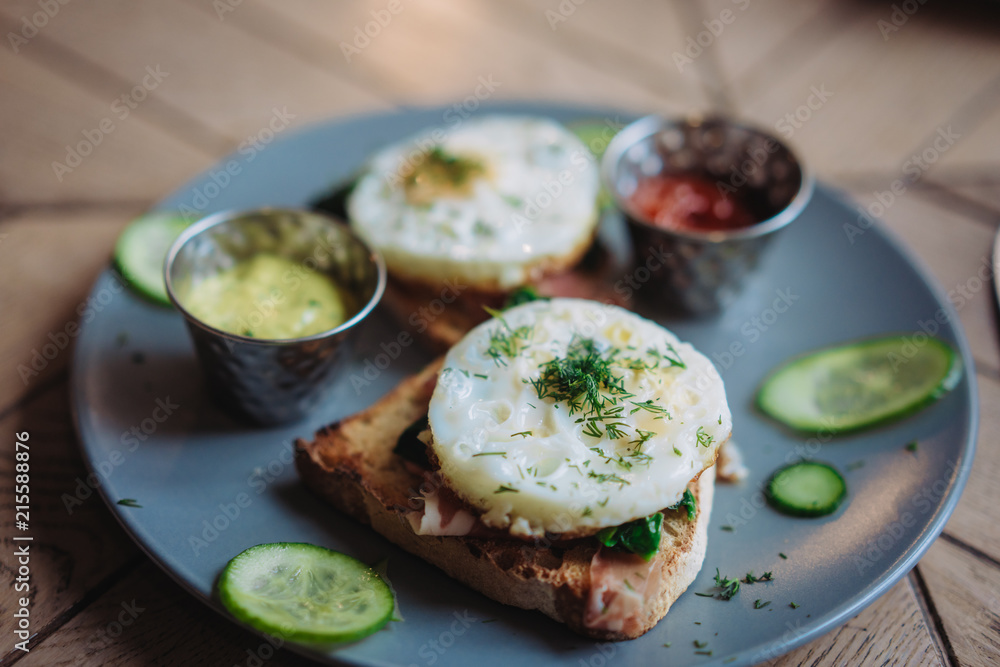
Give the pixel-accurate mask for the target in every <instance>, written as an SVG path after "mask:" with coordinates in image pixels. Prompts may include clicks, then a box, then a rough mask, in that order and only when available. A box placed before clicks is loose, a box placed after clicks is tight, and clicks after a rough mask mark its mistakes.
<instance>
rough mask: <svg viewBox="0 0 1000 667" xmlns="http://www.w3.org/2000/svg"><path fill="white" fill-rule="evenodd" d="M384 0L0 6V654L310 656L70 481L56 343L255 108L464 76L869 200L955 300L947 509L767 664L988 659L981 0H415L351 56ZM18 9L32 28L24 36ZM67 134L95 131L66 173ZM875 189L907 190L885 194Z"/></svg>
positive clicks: (382, 105) (990, 608) (299, 117)
mask: <svg viewBox="0 0 1000 667" xmlns="http://www.w3.org/2000/svg"><path fill="white" fill-rule="evenodd" d="M43 5H44V7H49V14H45V11H44V7H43ZM386 5H387V2H379V1H375V2H355V3H349V2H329V1H328V0H215V1H212V0H175V1H173V2H132V1H128V0H104V1H102V2H95V3H83V2H65V4H62V2H56V0H52V1H51V2H48V3H44V2H40V1H39V0H0V33H2V35H3V41H4V44H3V45H2V46H0V133H2V134H0V136H2V138H3V141H2V143H0V433H3V434H6V435H4V436H3V437H4V442H5V443H7V444H6V445H5V448H4V452H5V454H4V456H2V457H0V494H2V496H0V505H2V506H3V507H4V508H5V512H4V514H3V516H2V517H0V526H2V534H0V541H2V542H3V555H2V556H0V572H2V576H0V583H2V584H4V585H3V587H2V589H0V612H2V613H0V638H2V643H0V664H5V665H6V664H16V663H17V664H21V665H94V664H100V665H108V666H109V667H111V666H116V665H252V664H269V665H302V664H307V662H306V661H305V660H304V659H302V658H298V657H296V656H294V655H292V654H290V653H288V652H287V651H285V650H282V649H280V648H279V649H275V647H273V646H271V645H269V644H267V643H266V642H263V641H262V640H261V639H260V638H258V637H256V636H253V635H251V634H249V633H246V632H244V631H242V630H240V629H238V628H236V627H235V626H233V625H232V624H229V623H226V622H225V621H224V620H222V619H221V618H219V617H218V616H217V615H216V614H215V613H214V612H212V611H210V610H208V609H207V608H205V607H204V606H203V605H202V604H201V603H199V602H197V601H196V600H194V599H193V598H192V597H190V596H189V595H188V594H187V593H186V592H185V591H183V590H182V589H181V588H180V587H179V586H177V585H176V584H175V583H173V582H172V581H171V580H170V579H169V578H167V577H166V575H164V574H162V573H161V572H159V571H158V570H157V569H156V567H155V566H154V565H152V564H151V563H150V562H149V561H148V559H147V558H146V557H145V556H144V555H143V554H142V553H141V552H140V551H139V550H138V548H137V547H135V546H134V545H133V544H132V543H131V541H130V540H129V539H128V538H127V537H126V536H125V534H124V533H123V531H122V530H121V528H120V527H119V526H118V524H117V523H116V522H115V520H114V518H113V517H112V515H111V513H110V512H108V511H107V509H106V508H105V507H104V505H103V502H102V501H101V500H100V499H99V498H98V497H97V495H96V493H95V492H94V490H93V489H92V488H90V487H89V486H88V485H87V482H86V476H87V471H86V468H85V467H84V464H83V461H82V460H81V457H80V454H79V450H78V446H77V443H76V440H75V435H74V433H73V429H72V423H71V419H70V415H69V410H68V396H67V377H68V370H67V368H68V362H69V359H70V355H71V345H72V338H73V335H74V334H73V332H74V331H75V329H73V327H74V325H75V322H76V320H77V318H78V313H79V308H80V307H81V304H84V305H85V303H86V297H87V294H88V292H89V290H90V286H91V284H92V282H93V280H94V279H95V277H96V276H97V275H98V273H99V272H100V271H101V270H102V269H103V268H104V267H105V266H106V265H107V262H108V260H109V257H110V254H111V248H112V246H113V243H114V240H115V238H116V236H117V234H118V233H119V231H120V230H121V229H122V227H123V226H124V225H125V224H126V223H127V222H128V221H129V220H130V219H132V218H133V217H135V216H136V215H137V214H139V213H141V212H142V211H143V210H145V209H146V208H147V207H148V206H150V205H151V204H152V203H154V202H155V201H156V200H158V199H159V198H161V197H163V196H165V195H166V194H168V193H169V192H170V191H171V190H173V189H174V188H176V187H177V186H178V185H180V184H181V183H182V182H184V181H185V180H186V179H188V178H190V177H191V176H193V175H195V174H196V173H198V172H199V171H200V170H202V169H205V168H207V167H208V166H210V165H211V164H213V162H214V161H215V160H217V159H218V158H219V157H221V156H222V155H224V154H225V153H227V152H228V151H231V150H233V149H235V148H236V147H237V146H238V145H239V144H240V142H242V141H244V140H245V139H246V138H247V136H250V135H253V134H255V133H257V132H258V131H260V129H261V128H263V127H265V126H267V124H268V123H269V122H271V121H272V119H273V118H274V117H275V115H276V114H281V116H282V117H283V118H287V126H288V128H289V129H293V128H295V127H300V126H302V125H304V124H307V123H310V122H314V121H317V120H320V119H326V118H331V117H337V116H346V115H349V114H358V113H365V112H374V111H380V110H386V109H393V108H399V107H402V106H406V105H430V104H445V103H453V102H457V101H461V100H463V99H464V98H466V97H468V96H470V95H474V94H475V90H476V87H477V86H478V85H479V84H480V82H481V81H482V80H483V79H486V80H488V81H491V82H493V85H492V86H491V90H490V93H489V95H488V96H489V97H490V98H491V99H496V100H508V99H528V100H556V101H563V102H576V103H581V104H592V105H599V106H604V107H615V108H620V109H623V110H627V111H632V112H661V113H668V114H671V113H688V112H703V111H722V112H726V113H731V114H734V115H737V116H740V117H743V118H746V119H748V120H750V121H753V122H755V123H757V124H759V125H761V126H763V127H765V128H774V129H775V130H776V131H779V128H780V127H786V128H789V129H790V134H788V135H786V136H788V138H789V140H790V142H791V143H792V144H793V145H795V146H796V147H797V148H798V149H799V150H800V151H801V152H802V154H803V155H804V156H805V158H806V160H807V161H808V163H809V164H810V165H812V167H813V168H814V169H815V170H816V172H817V175H818V177H819V178H820V179H822V180H824V181H825V182H827V183H830V184H833V185H835V186H837V187H840V188H842V189H843V190H844V191H845V192H846V193H847V194H848V196H850V197H851V198H853V199H854V200H855V201H856V202H857V204H858V206H859V207H862V208H865V209H868V210H869V211H875V212H877V215H876V217H878V218H879V219H880V221H881V223H882V224H884V225H885V226H887V228H888V229H890V230H891V231H892V232H893V233H894V234H896V235H897V236H898V237H899V238H900V239H901V240H902V241H903V242H904V243H905V245H906V246H907V247H908V249H909V250H910V252H911V253H912V254H913V255H914V256H915V257H916V258H917V259H918V260H919V261H920V262H921V263H923V264H924V265H925V266H926V267H928V269H929V270H930V271H931V273H932V274H933V275H934V276H935V277H936V278H937V280H938V281H939V283H940V284H941V286H942V287H943V288H944V290H945V291H952V290H957V291H961V290H964V292H962V293H967V298H964V297H963V299H962V302H961V305H960V306H959V307H958V311H959V317H960V318H961V322H962V325H963V326H964V328H965V330H966V333H967V334H968V337H969V341H970V344H971V347H972V350H973V354H974V356H975V360H976V368H975V369H969V370H970V372H975V374H976V378H977V380H978V384H979V390H980V397H981V400H982V414H981V422H980V425H979V427H980V431H979V443H978V453H977V458H976V461H975V465H974V467H973V471H972V476H971V478H970V480H969V483H968V486H967V488H966V491H965V494H964V496H963V498H962V500H961V502H960V504H959V506H958V508H957V510H956V512H955V514H954V516H953V517H952V518H951V520H950V521H949V523H948V525H947V526H946V528H945V532H944V534H943V535H942V537H941V538H939V539H938V541H937V542H936V543H935V544H934V545H933V546H932V548H931V549H930V551H929V552H928V554H927V555H926V556H925V557H924V559H923V560H922V561H921V562H920V563H919V565H918V566H917V567H916V568H915V569H914V570H913V572H911V573H910V574H909V575H908V576H907V577H906V578H905V579H903V580H902V581H901V582H899V583H898V584H897V585H896V586H895V587H894V588H893V589H892V590H891V591H889V592H888V593H887V594H886V595H884V596H883V597H882V598H880V599H879V600H877V601H876V602H875V603H874V604H873V605H872V606H870V607H869V608H867V609H866V610H864V611H863V612H861V613H860V614H859V615H858V616H857V617H856V618H854V619H852V620H851V621H849V622H848V623H846V624H845V625H844V626H842V627H840V628H837V629H836V630H834V631H831V632H830V633H829V634H827V635H826V636H824V637H821V638H819V639H817V640H815V641H813V642H812V643H810V644H808V645H806V646H802V647H800V648H799V649H797V650H795V651H792V652H791V653H788V654H786V655H783V656H781V657H778V658H776V659H774V660H772V661H771V662H769V663H766V664H768V665H773V666H776V667H777V666H781V667H786V666H792V665H810V666H820V665H823V666H826V665H830V666H833V665H863V666H865V667H874V666H876V665H963V666H964V665H969V666H974V667H986V666H990V665H997V664H1000V445H998V441H1000V410H998V409H997V407H998V406H1000V329H998V314H997V295H996V293H995V291H994V289H993V287H992V285H991V284H990V283H991V281H990V280H989V279H990V278H991V269H990V266H991V264H990V262H991V248H992V241H993V237H994V235H995V234H996V233H997V230H998V228H1000V31H998V30H997V28H998V27H1000V13H998V8H997V7H995V6H993V5H992V4H990V3H978V2H960V3H943V2H942V3H932V2H927V3H923V2H912V3H899V2H891V1H888V0H885V1H881V0H880V1H866V0H844V1H841V2H837V1H835V0H823V1H820V0H816V1H815V2H793V1H792V0H771V1H764V0H699V1H697V2H693V1H690V0H670V1H662V2H640V1H638V0H630V1H628V2H609V1H608V0H603V1H602V0H573V2H570V1H569V0H541V1H533V0H510V1H508V2H489V1H487V0H464V1H462V2H454V1H450V0H425V1H423V2H420V3H416V2H412V3H410V2H403V3H402V4H401V5H400V6H401V8H402V9H401V11H399V13H398V14H395V15H393V17H392V19H391V21H390V22H389V23H388V24H386V25H384V26H382V27H381V28H380V29H379V31H378V34H377V35H375V36H373V37H371V38H370V39H368V40H367V43H366V44H365V45H364V46H363V47H361V48H359V49H358V50H357V52H352V53H347V54H345V48H344V46H343V45H344V44H351V43H353V40H354V39H355V37H356V35H357V31H358V30H363V27H364V25H365V24H366V23H367V22H368V21H370V20H371V16H372V15H371V13H372V12H373V11H376V12H377V11H379V10H381V9H383V8H384V6H386ZM903 6H905V7H906V8H908V9H910V10H912V11H904V10H903ZM53 8H56V9H53ZM39 12H41V14H39ZM32 21H34V22H35V23H38V24H40V27H38V28H37V29H34V30H32V28H26V27H25V26H30V25H31V24H32ZM12 35H13V37H12ZM692 44H693V45H694V46H692ZM122 96H126V97H127V98H128V99H127V101H128V102H129V104H128V105H127V106H123V102H122V99H123V98H122ZM140 97H141V99H139V98H140ZM126 110H127V113H126ZM789 118H792V119H793V120H794V122H792V121H789V120H788V119H789ZM783 119H784V122H785V123H786V125H784V126H781V125H780V124H781V123H782V121H783ZM283 122H286V121H283ZM102 123H104V128H105V129H104V130H100V128H101V127H102ZM109 123H110V125H109ZM109 128H110V129H109ZM95 132H97V134H95ZM88 137H99V139H100V141H96V140H95V141H93V142H92V143H93V145H92V146H91V147H90V150H89V151H88V154H87V155H86V156H84V157H82V159H81V160H80V161H79V164H76V165H71V168H70V169H69V170H65V169H60V168H59V167H58V165H57V163H65V164H67V165H69V159H68V156H69V153H71V152H72V149H73V147H74V146H78V145H79V144H80V142H81V141H84V142H86V141H89V140H88ZM940 137H946V139H945V140H939V138H940ZM935 141H937V144H935ZM942 141H944V143H942ZM915 156H916V157H922V158H923V161H922V162H920V165H921V166H920V167H919V168H918V169H914V168H913V165H914V162H913V160H914V157H915ZM894 183H897V184H902V185H903V186H904V189H905V192H904V193H903V194H901V195H899V196H896V197H894V198H893V200H892V203H891V204H890V205H885V203H884V200H885V193H886V192H887V191H889V190H890V188H891V187H892V186H893V184H894ZM897 187H898V185H897ZM879 204H881V207H880V206H879ZM984 278H986V280H984ZM64 341H65V343H66V344H65V345H64V344H63V342H64ZM50 344H51V345H55V348H51V347H50V348H48V352H53V350H55V352H54V353H53V354H51V355H49V356H51V358H46V357H45V355H44V354H43V353H42V350H43V348H45V346H46V345H50ZM56 348H58V349H56ZM22 430H27V431H29V432H30V433H31V445H32V452H33V458H32V472H33V478H32V494H33V495H32V524H33V528H34V529H35V536H36V542H35V543H34V545H35V551H34V552H33V553H34V554H35V557H34V560H33V561H32V577H33V579H32V582H33V587H32V606H31V610H32V615H33V625H32V627H33V632H34V634H33V636H32V637H31V639H30V642H29V645H30V648H31V651H30V653H23V652H21V651H18V650H15V649H14V648H13V640H12V639H11V638H12V636H13V635H12V630H13V628H14V619H13V618H12V616H11V614H12V613H13V610H14V609H15V608H16V605H17V603H16V599H15V597H16V596H15V593H14V590H13V585H12V584H13V580H14V576H15V572H16V563H15V562H14V560H13V557H12V556H11V554H12V553H13V549H14V542H13V541H12V537H13V535H14V534H15V533H16V531H15V529H14V525H13V503H12V502H11V500H10V499H11V497H12V494H13V488H12V480H13V465H14V462H13V455H12V452H11V449H12V440H11V434H13V433H15V432H19V431H22Z"/></svg>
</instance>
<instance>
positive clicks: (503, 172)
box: [344, 115, 614, 348]
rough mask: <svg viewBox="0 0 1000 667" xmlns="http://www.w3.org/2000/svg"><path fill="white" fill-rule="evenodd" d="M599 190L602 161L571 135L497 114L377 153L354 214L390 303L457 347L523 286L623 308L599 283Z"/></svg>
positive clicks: (349, 208)
mask: <svg viewBox="0 0 1000 667" xmlns="http://www.w3.org/2000/svg"><path fill="white" fill-rule="evenodd" d="M599 192H600V182H599V169H598V164H597V159H596V158H595V156H594V155H593V153H592V152H591V150H590V149H589V148H588V147H587V146H586V145H585V144H584V143H583V142H582V141H581V140H580V139H579V138H577V136H576V135H574V134H573V132H571V131H570V130H569V129H567V128H566V127H565V126H563V125H561V124H560V123H557V122H556V121H554V120H550V119H547V118H540V117H534V116H517V115H489V116H483V117H480V118H473V119H469V120H466V121H465V122H463V123H462V124H460V125H458V126H457V127H454V128H450V129H448V130H444V129H441V128H434V129H428V130H426V131H424V132H422V133H419V134H417V135H416V136H413V137H410V138H408V139H405V140H403V141H400V142H398V143H395V144H393V145H391V146H388V147H387V148H384V149H382V150H381V151H379V152H378V153H377V154H375V155H374V156H373V157H372V158H371V159H370V160H369V162H368V163H367V165H366V167H365V169H364V170H363V171H362V173H361V175H360V176H359V177H358V179H357V180H356V181H355V182H354V184H353V186H352V188H351V190H350V193H349V195H348V196H347V200H346V206H345V211H344V212H345V213H346V215H347V217H348V219H349V221H350V223H351V225H352V227H353V228H354V229H355V230H356V231H357V232H358V234H359V235H360V236H362V237H363V238H364V239H365V240H366V241H367V242H368V243H369V244H370V245H371V246H372V247H373V248H376V249H378V250H379V251H380V252H381V253H382V255H383V256H384V257H385V261H386V265H387V267H388V269H389V274H390V284H389V289H388V290H387V293H386V297H385V299H386V303H387V304H388V306H389V307H390V308H391V309H392V310H393V311H395V312H396V314H397V315H398V316H399V317H400V318H401V319H402V320H403V321H404V322H408V323H409V324H411V325H414V326H417V327H418V328H422V329H425V330H426V334H427V335H428V336H429V337H430V338H431V340H432V341H434V342H437V343H439V344H440V345H441V346H442V347H444V348H447V347H448V346H450V345H451V344H453V343H455V342H456V341H457V340H458V339H459V338H461V336H462V335H464V334H465V333H466V332H467V331H468V330H469V329H471V328H472V327H473V326H474V325H475V324H478V323H479V322H481V321H483V320H484V319H486V317H487V315H486V313H485V312H484V310H483V306H484V305H485V306H489V307H493V308H499V307H500V306H501V305H503V304H504V302H505V300H506V298H507V297H508V296H509V295H510V293H511V292H512V291H514V290H516V289H518V288H523V287H526V286H531V287H534V288H538V291H539V292H540V293H542V294H545V295H548V296H580V297H586V298H594V299H600V300H603V301H607V300H609V299H610V300H614V293H613V292H611V290H608V289H607V288H606V287H603V288H602V287H601V285H600V281H599V279H598V278H597V277H596V276H595V274H596V273H598V269H599V267H600V264H601V257H600V252H599V251H598V250H596V249H594V250H592V246H593V241H594V235H595V231H596V228H597V222H598V218H599V205H598V195H599ZM588 252H590V255H589V256H588V257H587V258H586V259H587V261H583V262H582V264H583V266H582V267H580V265H581V260H584V258H585V256H586V255H588ZM578 267H579V268H578ZM442 300H443V301H444V302H445V303H447V304H448V308H447V309H443V311H442V310H438V311H432V313H431V314H432V317H424V316H421V315H419V313H421V312H423V311H425V310H426V308H427V306H428V303H431V302H435V301H442ZM420 333H425V331H421V332H420Z"/></svg>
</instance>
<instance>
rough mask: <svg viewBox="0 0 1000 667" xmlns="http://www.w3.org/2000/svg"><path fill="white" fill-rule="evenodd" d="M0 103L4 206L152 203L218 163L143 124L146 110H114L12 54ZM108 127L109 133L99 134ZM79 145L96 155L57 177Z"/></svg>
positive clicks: (2, 72) (0, 73)
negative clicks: (108, 201) (57, 166)
mask: <svg viewBox="0 0 1000 667" xmlns="http://www.w3.org/2000/svg"><path fill="white" fill-rule="evenodd" d="M36 9H37V8H36ZM122 92H125V91H122ZM0 98H2V99H3V104H0V126H2V127H3V128H4V150H3V151H0V202H3V203H7V204H10V203H16V204H25V203H28V204H31V203H40V202H45V203H54V202H60V201H62V202H77V201H96V200H101V199H116V200H119V199H129V200H153V199H155V198H158V197H160V196H162V195H163V194H165V193H166V192H168V191H170V190H171V189H172V188H174V187H176V186H178V185H179V184H180V183H182V182H183V181H184V180H186V179H187V178H189V177H190V176H191V174H193V173H195V172H197V171H200V170H201V169H203V168H205V167H207V166H208V165H209V164H210V163H211V161H212V160H211V158H210V155H209V154H208V153H207V152H205V151H202V150H200V149H198V148H196V147H192V146H190V145H188V144H185V143H184V142H182V141H178V140H177V139H176V138H175V137H173V136H171V135H170V134H168V133H167V132H165V131H164V130H163V129H161V128H160V127H157V126H156V125H153V124H151V123H150V122H149V121H148V120H146V119H144V117H143V116H142V114H141V107H140V108H139V109H137V110H136V111H135V112H134V113H133V112H132V111H131V110H129V109H127V108H120V107H117V106H116V107H112V105H113V103H114V96H111V95H107V96H105V95H100V94H97V93H94V92H93V91H91V90H89V89H87V88H86V87H85V86H82V85H81V83H80V82H79V81H74V80H72V79H68V78H65V77H62V76H60V75H58V74H56V73H54V72H52V71H50V70H48V69H46V68H45V67H43V66H41V65H39V64H37V63H35V62H34V61H33V60H31V59H30V58H29V57H27V56H26V55H24V54H23V53H22V54H21V55H15V54H14V53H13V52H12V51H10V50H8V49H6V48H5V49H0ZM116 111H117V113H116ZM126 111H127V112H128V115H126V116H124V117H123V113H124V112H126ZM102 121H104V122H105V126H104V127H105V128H110V131H109V132H107V133H105V132H103V131H101V130H100V127H101V123H102ZM108 123H110V125H108ZM84 133H88V134H87V135H85V134H84ZM88 135H89V137H91V138H88ZM95 138H96V140H97V143H96V145H95V141H94V139H95ZM81 143H82V144H83V146H81V147H80V148H79V149H78V152H79V151H88V152H89V153H90V154H89V155H87V156H86V157H82V158H81V159H80V162H79V164H78V166H73V165H74V162H75V161H74V162H69V164H67V165H66V166H70V167H71V169H70V171H68V172H64V171H62V170H61V169H60V170H59V172H60V173H58V174H57V173H56V171H55V170H54V168H53V163H54V162H60V163H63V164H66V163H67V161H68V160H71V159H73V158H67V154H68V153H69V152H70V150H69V148H68V146H73V147H76V146H78V145H79V144H81ZM74 150H77V149H75V148H74Z"/></svg>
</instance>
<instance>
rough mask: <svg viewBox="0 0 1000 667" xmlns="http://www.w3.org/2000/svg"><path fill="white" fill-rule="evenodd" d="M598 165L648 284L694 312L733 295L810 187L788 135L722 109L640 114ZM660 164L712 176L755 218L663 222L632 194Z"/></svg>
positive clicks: (662, 168) (664, 169) (663, 170)
mask: <svg viewBox="0 0 1000 667" xmlns="http://www.w3.org/2000/svg"><path fill="white" fill-rule="evenodd" d="M601 172H602V174H601V175H602V179H603V181H604V185H605V187H606V188H607V190H608V192H610V193H611V196H612V197H613V199H614V201H615V203H616V204H617V205H618V207H619V208H620V209H621V210H622V211H623V212H624V214H625V219H626V221H627V223H628V227H629V230H630V232H631V235H632V241H633V247H634V249H635V261H636V267H637V268H636V271H637V272H638V271H640V270H641V269H639V268H638V267H642V266H645V267H646V270H648V271H650V274H651V281H650V289H649V290H648V292H650V293H651V296H653V297H654V298H656V299H658V300H660V301H661V302H665V303H667V304H669V305H672V306H674V307H678V308H680V309H681V310H685V311H688V312H691V313H696V314H702V313H710V312H713V311H717V310H719V309H721V308H723V307H725V306H726V305H728V304H729V303H731V302H732V301H733V300H734V299H735V298H736V297H737V295H738V294H739V292H740V290H741V288H742V286H743V284H744V282H745V281H746V279H747V277H748V276H749V275H750V274H751V272H752V271H753V270H754V269H755V268H756V267H757V265H758V263H759V262H760V260H761V255H762V253H763V251H764V249H765V247H766V246H767V244H768V242H769V241H770V240H771V239H772V238H773V236H774V234H775V233H776V232H777V231H778V230H780V229H782V228H784V227H785V226H787V225H788V224H789V223H790V222H791V221H792V220H794V219H795V218H796V217H798V215H799V214H800V213H801V212H802V209H803V208H805V206H806V204H807V203H808V201H809V198H810V197H811V196H812V190H813V177H812V175H811V174H810V173H809V172H808V171H807V170H806V168H805V167H804V166H803V165H802V163H801V162H800V161H799V160H798V158H797V157H796V156H795V154H794V153H792V151H791V150H790V149H789V148H788V147H787V146H786V145H785V144H783V143H781V142H780V141H778V140H777V139H776V138H774V137H773V136H771V135H769V134H767V133H765V132H762V131H760V130H757V129H755V128H752V127H748V126H746V125H741V124H739V123H736V122H733V121H731V120H727V119H725V118H718V117H714V118H686V119H677V120H671V119H666V118H661V117H659V116H647V117H645V118H641V119H639V120H637V121H635V122H634V123H632V124H630V125H628V126H626V127H625V128H624V129H622V131H621V132H619V133H618V134H617V135H616V136H615V138H614V139H612V140H611V142H610V143H609V144H608V148H607V151H606V152H605V154H604V158H603V160H602V163H601ZM657 174H692V175H697V176H701V177H703V178H705V179H708V180H709V181H710V182H712V183H714V184H715V185H716V187H717V188H718V189H719V191H720V192H721V193H723V194H724V195H726V196H732V197H735V198H736V199H737V200H738V201H739V202H741V203H742V204H743V205H744V206H746V207H747V208H748V209H749V211H750V213H751V214H752V215H753V216H754V217H755V218H756V220H758V221H759V222H757V223H756V224H753V225H751V226H749V227H743V228H740V229H735V230H727V231H704V232H699V231H686V230H684V231H682V230H675V229H665V228H663V227H659V226H657V225H655V224H654V223H653V221H651V220H649V219H648V218H646V217H644V216H643V215H642V214H641V213H639V212H638V211H636V210H635V209H634V207H632V206H631V204H630V202H629V198H630V196H631V195H632V194H633V193H634V192H635V189H636V187H637V185H638V183H639V181H640V180H641V179H643V178H648V177H650V176H654V175H657Z"/></svg>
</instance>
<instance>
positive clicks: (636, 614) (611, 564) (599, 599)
mask: <svg viewBox="0 0 1000 667" xmlns="http://www.w3.org/2000/svg"><path fill="white" fill-rule="evenodd" d="M655 563H656V559H655V558H654V559H652V560H650V561H648V562H647V561H646V560H644V559H643V558H642V556H637V555H635V554H630V553H625V552H619V551H612V550H611V549H607V548H605V547H601V548H600V549H598V550H597V553H596V554H594V557H593V559H591V561H590V598H589V599H588V601H587V609H586V611H585V612H584V617H583V624H584V625H585V626H587V627H588V628H593V629H595V630H608V631H611V632H624V633H626V634H629V633H634V632H636V631H637V630H638V628H640V627H641V626H642V625H643V623H642V618H643V615H644V613H645V605H646V589H647V588H648V587H649V586H650V584H651V583H653V582H651V579H653V577H654V576H655V574H656V573H657V572H658V571H659V570H658V569H654V567H653V565H654V564H655Z"/></svg>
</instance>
